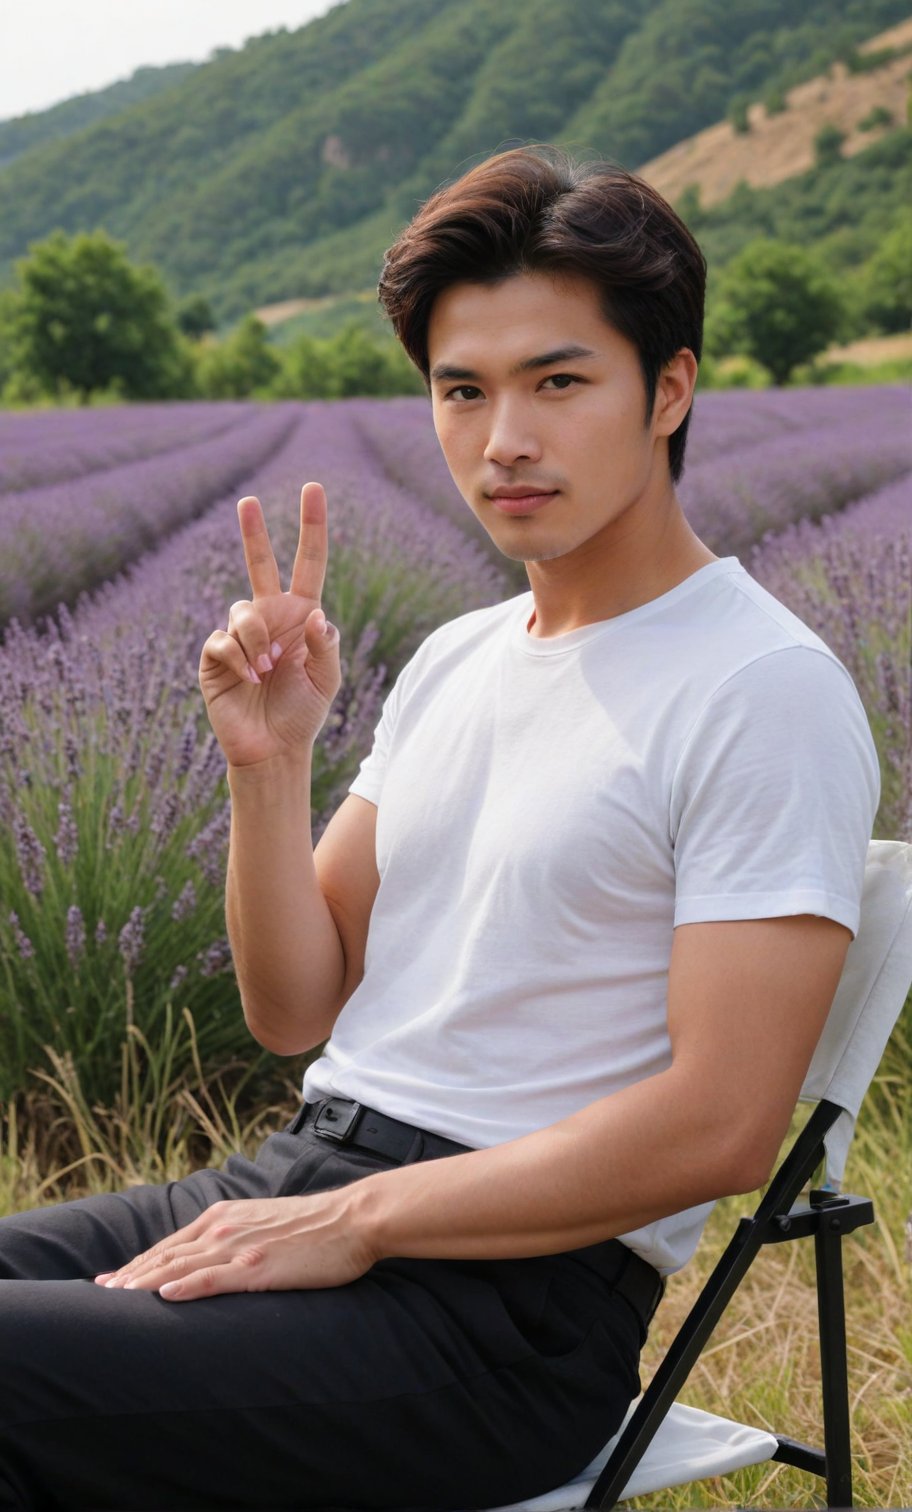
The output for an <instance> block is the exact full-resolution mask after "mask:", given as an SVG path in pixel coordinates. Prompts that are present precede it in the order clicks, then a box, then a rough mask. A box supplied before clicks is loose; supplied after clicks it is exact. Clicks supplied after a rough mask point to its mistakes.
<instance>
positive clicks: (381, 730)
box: [348, 682, 400, 804]
mask: <svg viewBox="0 0 912 1512" xmlns="http://www.w3.org/2000/svg"><path fill="white" fill-rule="evenodd" d="M399 693H400V684H399V682H396V683H394V685H393V687H392V688H391V690H390V692H389V694H388V695H387V697H386V699H385V701H384V704H383V708H382V709H381V711H380V722H379V724H378V725H377V727H376V729H375V730H374V740H373V744H372V746H371V748H370V751H369V752H368V754H367V755H366V756H365V758H364V760H363V761H362V763H361V765H360V767H359V768H358V771H357V773H356V775H355V779H354V781H353V782H352V783H350V784H349V789H348V791H349V792H350V793H354V794H355V795H356V796H357V797H358V798H366V799H367V801H368V803H373V804H379V802H380V794H381V792H382V791H383V779H384V777H385V776H386V764H387V761H388V759H389V748H390V740H391V738H392V732H393V728H394V726H395V723H396V710H397V707H398V702H399Z"/></svg>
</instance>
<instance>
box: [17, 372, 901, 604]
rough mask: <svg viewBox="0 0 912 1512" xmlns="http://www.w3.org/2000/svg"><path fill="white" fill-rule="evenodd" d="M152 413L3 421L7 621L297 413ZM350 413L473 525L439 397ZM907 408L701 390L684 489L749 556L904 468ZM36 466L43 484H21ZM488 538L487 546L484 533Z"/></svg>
mask: <svg viewBox="0 0 912 1512" xmlns="http://www.w3.org/2000/svg"><path fill="white" fill-rule="evenodd" d="M140 410H141V414H140V416H139V418H138V419H137V418H136V417H135V415H134V414H133V412H132V411H131V410H130V409H129V408H125V409H124V410H122V411H103V412H100V414H99V413H95V414H92V413H91V412H90V413H88V414H87V415H74V414H73V413H71V412H69V413H68V412H65V413H64V414H63V415H61V416H54V415H48V414H45V415H33V416H6V417H4V416H0V628H2V626H3V624H4V623H6V622H7V621H8V620H9V619H10V618H12V617H16V618H17V619H19V620H20V621H21V622H23V623H31V622H33V621H34V620H35V619H37V618H38V617H39V616H40V615H42V614H48V613H50V612H52V611H53V610H54V609H55V608H56V606H57V605H58V604H59V603H61V602H64V603H71V602H72V601H73V600H74V599H75V597H76V596H77V594H78V593H79V592H80V591H82V590H83V589H85V588H91V587H93V586H95V585H97V584H99V583H101V582H104V581H105V580H107V579H108V578H110V577H111V576H112V575H113V574H114V573H116V572H117V571H119V570H120V569H121V568H123V567H125V566H126V565H127V564H128V563H129V562H131V561H134V560H135V559H136V558H137V557H138V556H139V555H140V554H141V553H142V552H143V551H146V550H148V549H149V547H150V546H152V545H154V544H156V543H157V542H158V541H160V540H162V539H164V538H165V537H166V536H167V535H168V534H170V532H171V531H172V530H174V529H175V528H176V527H177V526H178V525H179V524H181V523H183V522H185V521H187V520H189V519H192V518H194V517H195V516H196V515H198V514H200V513H201V512H202V511H203V510H204V509H205V508H207V507H208V506H209V505H210V504H211V502H212V501H213V500H214V499H216V498H218V497H220V496H221V495H222V494H223V493H224V492H226V491H227V490H229V489H231V488H233V487H235V486H236V485H237V484H238V483H239V482H240V480H241V478H243V477H244V476H245V474H246V473H247V472H248V470H250V469H252V468H254V467H255V466H256V465H257V464H258V463H259V461H260V460H262V459H265V457H266V456H268V455H270V454H271V453H272V452H273V451H274V450H275V447H276V445H277V444H278V442H279V439H280V437H281V436H282V435H283V434H285V433H287V431H288V428H289V427H290V426H291V425H292V424H293V420H294V415H295V414H296V412H297V410H296V407H295V406H294V405H284V406H282V405H278V406H274V407H271V408H267V409H258V408H257V407H256V406H253V405H237V404H227V405H222V406H219V405H202V406H194V405H172V406H163V405H162V406H141V407H140ZM352 412H353V418H354V419H355V421H356V424H357V426H358V427H359V428H360V431H361V434H362V435H363V436H364V437H365V439H366V440H367V441H368V442H369V444H370V445H371V446H372V447H373V449H374V450H375V451H376V452H377V454H378V457H379V459H380V462H381V464H382V466H383V468H384V470H385V471H386V473H387V475H388V476H389V477H390V478H391V479H392V480H393V481H395V482H398V483H401V484H402V485H403V486H405V487H406V488H407V489H409V490H410V491H411V492H414V493H416V494H417V495H419V496H420V497H421V498H423V499H425V500H426V501H427V502H428V503H430V504H433V505H435V506H436V507H437V508H438V509H440V510H441V511H442V512H443V513H445V514H448V515H449V516H450V517H451V518H452V519H454V520H455V521H456V522H457V523H459V524H460V526H461V528H463V529H464V530H466V531H467V532H468V533H469V534H470V535H471V530H472V526H473V525H474V521H472V520H471V517H470V516H469V515H468V512H467V511H466V510H465V507H464V505H463V503H462V501H461V499H460V498H459V496H458V494H457V493H456V490H455V488H454V486H453V484H452V481H451V479H450V477H449V474H448V473H447V471H446V468H445V466H444V464H443V461H442V458H441V456H440V453H439V449H438V448H437V446H436V442H435V440H434V436H433V432H432V429H431V427H430V424H429V417H428V406H427V403H426V402H425V401H422V400H409V399H406V400H401V401H394V402H392V403H386V404H377V403H376V402H371V401H366V402H362V403H360V404H354V405H353V406H352ZM907 418H908V401H907V396H906V394H905V393H904V392H903V391H902V390H900V389H892V390H891V389H884V390H877V391H875V390H871V389H860V390H827V389H823V390H790V391H787V392H784V393H776V392H768V393H762V394H740V393H733V394H721V395H719V394H710V395H706V396H701V397H700V398H699V399H698V401H697V405H696V409H695V414H694V417H693V422H692V434H691V437H690V441H689V456H688V467H687V470H686V473H685V477H684V482H683V486H682V490H681V492H682V498H683V500H684V503H685V505H686V507H687V509H688V511H689V513H690V516H691V518H692V520H693V523H694V525H695V527H696V529H697V530H698V532H699V533H700V534H701V535H702V536H703V537H704V539H705V540H707V541H708V543H709V544H710V545H712V546H714V547H715V548H716V549H717V550H723V551H728V552H742V551H746V550H748V549H749V548H750V547H751V546H752V545H753V543H754V542H755V541H756V540H757V539H758V538H759V537H760V536H762V535H763V534H765V533H766V532H768V531H770V530H780V529H782V528H784V527H785V526H786V525H787V524H789V523H790V522H792V521H794V520H797V519H803V518H808V517H811V518H818V517H819V516H820V515H822V514H825V513H828V512H829V511H831V510H833V509H836V508H841V507H842V506H843V505H844V504H846V503H848V502H850V501H851V500H853V499H856V498H858V497H860V496H862V495H863V494H865V493H867V492H869V491H871V490H872V489H873V488H875V487H876V486H877V485H878V484H880V483H884V482H888V481H889V480H890V479H892V478H894V477H896V476H897V475H898V474H899V473H901V472H902V471H904V470H905V468H906V467H907V466H908V462H909V453H908V446H907V443H906V441H905V439H904V436H903V433H902V421H903V420H904V419H907ZM54 422H56V423H57V425H58V427H59V431H55V429H54ZM102 422H104V425H103V424H102ZM29 470H30V471H29ZM26 476H30V477H32V478H33V480H34V479H38V478H40V479H41V483H40V486H38V484H37V483H36V484H35V486H31V487H29V488H27V489H24V488H22V487H21V486H17V487H15V488H13V487H12V485H11V483H10V479H11V478H18V479H19V480H20V483H21V480H22V478H23V477H26ZM4 479H6V483H5V487H6V489H7V491H6V492H3V491H2V489H3V487H4ZM53 480H57V481H53ZM475 539H477V540H479V541H481V543H482V544H483V545H484V546H485V549H486V550H488V551H489V554H490V551H491V548H490V547H489V545H488V543H487V541H486V538H484V537H483V535H482V533H481V532H480V530H477V529H476V535H475ZM513 580H514V581H516V582H519V581H520V578H519V577H518V576H514V579H513Z"/></svg>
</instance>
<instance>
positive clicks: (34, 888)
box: [13, 813, 47, 898]
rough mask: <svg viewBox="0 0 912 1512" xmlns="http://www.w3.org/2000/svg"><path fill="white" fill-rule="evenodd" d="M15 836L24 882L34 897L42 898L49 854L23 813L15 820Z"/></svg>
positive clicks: (18, 814)
mask: <svg viewBox="0 0 912 1512" xmlns="http://www.w3.org/2000/svg"><path fill="white" fill-rule="evenodd" d="M13 834H14V836H15V840H16V856H17V858H18V861H19V871H20V873H21V875H22V880H23V882H24V883H25V886H26V889H27V890H28V892H30V893H31V895H32V897H33V898H40V897H41V894H42V892H43V891H44V866H45V861H46V860H47V853H46V852H45V849H44V846H43V845H42V844H41V841H40V840H39V839H38V836H37V835H36V834H35V831H34V830H33V829H32V827H31V825H30V824H29V823H28V820H27V819H26V818H25V817H24V815H22V814H21V813H17V814H16V815H15V818H14V820H13Z"/></svg>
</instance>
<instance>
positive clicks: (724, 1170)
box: [714, 1128, 782, 1197]
mask: <svg viewBox="0 0 912 1512" xmlns="http://www.w3.org/2000/svg"><path fill="white" fill-rule="evenodd" d="M781 1144H782V1136H780V1135H778V1134H777V1133H776V1132H775V1131H771V1130H770V1129H769V1128H763V1129H757V1128H745V1129H738V1128H734V1129H732V1130H731V1131H730V1133H729V1136H728V1138H727V1139H725V1140H724V1141H722V1142H721V1143H720V1147H719V1157H720V1158H719V1160H718V1163H717V1164H716V1166H715V1170H714V1176H715V1182H716V1185H717V1186H719V1188H720V1190H719V1191H718V1192H717V1193H716V1196H717V1197H740V1196H744V1195H745V1194H746V1193H749V1192H756V1191H757V1190H758V1189H759V1188H760V1187H762V1186H765V1185H766V1183H767V1182H768V1181H769V1179H770V1176H771V1175H772V1174H773V1170H774V1168H775V1165H776V1157H777V1156H778V1154H779V1150H780V1147H781Z"/></svg>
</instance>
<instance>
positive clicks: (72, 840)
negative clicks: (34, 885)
mask: <svg viewBox="0 0 912 1512" xmlns="http://www.w3.org/2000/svg"><path fill="white" fill-rule="evenodd" d="M57 815H58V824H57V833H56V835H55V836H54V847H55V849H56V851H57V856H58V859H59V860H60V863H61V865H62V866H69V865H70V864H71V862H73V861H75V859H76V856H77V854H78V851H79V831H78V829H77V828H76V821H75V819H74V818H73V810H72V808H71V807H70V805H69V803H68V802H67V801H66V799H63V798H62V799H61V800H60V802H59V803H58V805H57Z"/></svg>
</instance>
